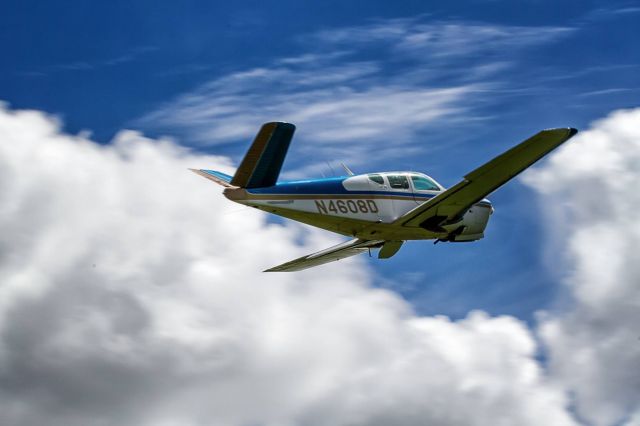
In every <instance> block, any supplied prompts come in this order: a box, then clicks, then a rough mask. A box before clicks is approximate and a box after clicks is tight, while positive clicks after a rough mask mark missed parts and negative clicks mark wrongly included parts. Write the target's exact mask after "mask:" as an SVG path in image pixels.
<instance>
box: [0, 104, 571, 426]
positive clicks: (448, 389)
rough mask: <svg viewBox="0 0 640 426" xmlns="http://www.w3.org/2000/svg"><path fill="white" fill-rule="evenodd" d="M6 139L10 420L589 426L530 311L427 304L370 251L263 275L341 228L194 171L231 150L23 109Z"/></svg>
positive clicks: (6, 418)
mask: <svg viewBox="0 0 640 426" xmlns="http://www.w3.org/2000/svg"><path fill="white" fill-rule="evenodd" d="M0 141H1V142H0V229H1V230H2V232H1V233H0V423H1V424H7V425H40V424H47V425H53V426H55V425H65V426H67V425H111V424H118V425H176V424H180V425H197V424H212V425H225V426H227V425H247V424H263V425H297V424H304V425H329V424H330V425H341V424H350V425H389V424H394V425H418V424H420V425H422V424H437V425H486V424H495V425H511V424H518V425H539V424H548V425H571V424H574V421H573V420H572V419H571V416H570V415H569V414H568V413H567V410H566V409H565V405H566V403H567V398H566V396H565V394H564V393H563V392H562V391H561V389H560V388H559V387H557V386H556V385H553V384H552V383H550V382H549V381H548V380H547V379H546V377H545V375H544V373H543V371H542V370H541V368H540V365H539V364H538V363H537V361H536V359H535V354H536V345H535V342H534V340H533V338H532V336H531V333H530V332H529V330H528V329H527V328H526V326H525V325H524V324H523V323H521V322H520V321H518V320H517V319H515V318H513V317H507V316H503V317H496V318H491V317H488V316H487V315H486V314H484V313H481V312H472V313H470V314H469V315H468V317H467V318H466V319H463V320H461V321H457V322H452V321H450V320H449V319H447V318H445V317H417V316H415V315H414V314H413V313H412V311H411V309H410V307H409V306H408V305H407V304H406V303H405V302H404V301H403V300H401V299H400V298H398V297H397V296H396V295H394V294H393V293H391V292H388V291H384V290H380V289H373V288H371V287H369V285H368V283H369V281H370V277H369V273H368V271H367V269H366V268H364V267H363V263H362V261H363V259H353V260H352V261H346V262H340V263H338V264H333V265H331V266H327V267H324V268H322V269H316V270H311V271H308V272H306V273H296V274H262V273H260V272H259V271H260V270H262V269H263V268H265V267H267V266H271V265H273V264H276V263H277V262H280V261H283V260H288V259H290V258H294V257H296V256H298V255H301V254H303V253H307V252H308V251H310V250H313V249H317V248H320V247H325V246H327V245H329V244H331V242H333V241H332V240H333V239H332V238H330V237H328V236H327V235H326V234H325V233H322V232H315V231H307V230H302V228H300V227H298V226H294V225H290V226H279V225H269V224H267V223H266V222H265V219H264V217H263V216H262V215H261V214H260V213H257V212H254V211H251V210H245V211H243V212H241V213H233V214H230V212H231V211H235V210H237V206H235V205H230V203H229V202H228V201H226V200H224V199H223V197H222V196H221V195H220V193H219V188H218V187H216V186H215V185H213V184H211V183H210V182H208V181H206V180H204V179H201V178H199V177H198V176H195V175H192V174H191V173H189V172H188V171H186V168H187V167H190V166H191V167H192V166H196V167H198V166H208V167H216V168H220V169H222V170H226V171H230V168H229V161H228V160H227V159H225V158H221V157H213V156H209V157H205V156H201V155H194V154H192V153H190V152H189V151H187V150H185V149H183V148H179V147H177V146H175V145H173V144H172V143H170V142H167V141H155V140H149V139H146V138H144V137H142V136H141V135H139V134H137V133H133V132H122V133H120V134H119V136H118V137H117V138H116V140H115V141H114V143H113V144H111V145H107V146H101V145H98V144H96V143H94V142H92V141H90V140H87V139H85V138H84V137H73V136H69V135H65V134H63V133H61V132H60V129H59V126H58V124H57V123H56V122H55V121H54V120H52V119H51V118H48V117H46V116H44V115H43V114H41V113H38V112H33V111H31V112H27V111H10V110H7V109H6V108H3V109H1V110H0ZM301 238H302V241H303V242H304V244H303V246H299V245H298V244H296V241H298V240H300V239H301Z"/></svg>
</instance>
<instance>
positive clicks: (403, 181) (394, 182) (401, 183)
mask: <svg viewBox="0 0 640 426" xmlns="http://www.w3.org/2000/svg"><path fill="white" fill-rule="evenodd" d="M387 179H389V186H391V187H392V188H396V189H409V181H408V180H407V177H406V176H403V175H387Z"/></svg>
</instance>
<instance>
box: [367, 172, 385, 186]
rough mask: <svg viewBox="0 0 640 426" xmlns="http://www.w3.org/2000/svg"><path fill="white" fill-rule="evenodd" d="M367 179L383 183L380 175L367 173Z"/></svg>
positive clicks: (379, 183)
mask: <svg viewBox="0 0 640 426" xmlns="http://www.w3.org/2000/svg"><path fill="white" fill-rule="evenodd" d="M369 179H371V180H372V181H374V182H375V183H377V184H378V185H384V178H383V177H382V176H380V175H376V174H371V175H369Z"/></svg>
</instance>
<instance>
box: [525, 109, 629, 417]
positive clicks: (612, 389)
mask: <svg viewBox="0 0 640 426" xmlns="http://www.w3.org/2000/svg"><path fill="white" fill-rule="evenodd" d="M639 123H640V109H632V110H622V111H617V112H615V113H612V114H611V115H610V116H609V117H607V118H605V119H603V120H600V121H598V122H596V123H594V124H593V126H592V127H591V128H590V129H589V130H587V131H584V132H582V133H581V134H579V135H578V136H576V137H575V139H574V140H572V141H571V143H569V144H567V145H565V146H564V147H563V148H562V149H561V150H559V151H558V152H557V153H556V154H554V155H553V156H552V158H551V160H550V161H549V162H548V163H547V165H546V166H545V167H544V168H542V169H539V170H537V171H535V172H532V173H529V174H528V175H527V177H526V181H527V182H528V183H529V184H530V185H531V186H532V187H533V188H535V189H536V190H537V191H538V192H539V193H540V194H541V197H542V198H541V200H542V211H543V212H544V213H545V214H546V219H547V223H548V227H549V234H550V235H552V236H554V237H553V240H552V241H551V244H550V246H549V251H550V252H551V253H553V256H554V257H555V261H554V262H555V264H554V266H555V267H556V268H557V265H558V262H560V257H563V262H562V263H560V266H561V267H560V268H557V270H558V272H559V273H560V274H561V275H564V276H565V278H564V279H563V281H564V283H565V284H566V286H567V290H568V294H569V295H570V296H571V299H572V300H571V301H565V302H563V305H564V308H565V309H564V313H550V314H547V315H546V316H545V317H543V320H542V323H541V326H540V330H539V331H540V335H541V337H542V339H543V341H544V343H545V345H546V347H547V348H548V353H549V359H550V368H551V372H552V374H553V376H554V377H555V378H557V379H558V380H559V381H561V382H562V383H563V384H564V385H565V386H566V387H567V389H568V390H569V391H570V392H571V394H572V395H573V396H574V402H575V406H576V409H577V411H578V413H579V414H580V416H581V417H582V418H584V419H587V420H588V421H589V422H590V424H594V425H613V424H620V422H623V421H624V419H625V418H627V417H628V418H629V420H628V421H629V423H628V424H638V418H639V417H638V416H639V413H640V328H639V325H640V264H639V263H638V252H637V248H638V247H639V246H640V222H638V215H637V213H636V210H637V206H638V205H640V191H638V188H639V187H640V127H639V126H638V124H639ZM566 271H568V272H566ZM567 304H569V306H570V309H566V307H567ZM633 412H635V413H636V414H635V416H633V415H631V414H630V413H633ZM634 419H635V420H634Z"/></svg>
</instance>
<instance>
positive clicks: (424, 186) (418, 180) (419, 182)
mask: <svg viewBox="0 0 640 426" xmlns="http://www.w3.org/2000/svg"><path fill="white" fill-rule="evenodd" d="M411 180H412V181H413V187H414V188H415V189H416V190H418V191H440V188H439V187H438V185H436V184H435V182H434V181H432V180H431V179H429V178H427V177H425V176H411Z"/></svg>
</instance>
